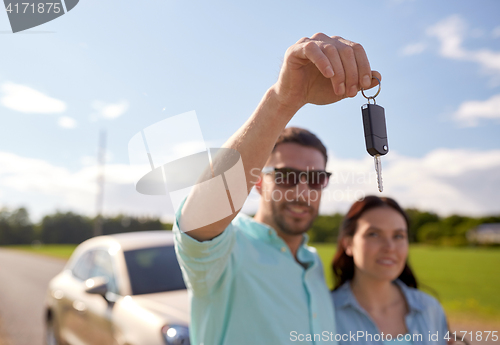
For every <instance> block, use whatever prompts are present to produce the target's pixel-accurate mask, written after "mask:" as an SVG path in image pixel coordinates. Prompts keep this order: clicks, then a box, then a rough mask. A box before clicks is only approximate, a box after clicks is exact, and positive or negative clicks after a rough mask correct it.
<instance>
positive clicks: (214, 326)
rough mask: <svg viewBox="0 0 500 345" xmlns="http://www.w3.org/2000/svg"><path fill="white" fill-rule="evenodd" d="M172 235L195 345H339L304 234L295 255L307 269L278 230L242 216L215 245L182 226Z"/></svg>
mask: <svg viewBox="0 0 500 345" xmlns="http://www.w3.org/2000/svg"><path fill="white" fill-rule="evenodd" d="M174 233H175V249H176V252H177V257H178V260H179V263H180V265H181V269H182V273H183V276H184V280H185V282H186V285H187V287H188V290H189V292H190V296H191V325H190V334H191V344H193V345H201V344H204V345H217V344H227V345H245V344H248V345H255V344H259V345H260V344H262V345H265V344H269V345H271V344H272V345H280V344H326V343H327V344H334V345H336V342H335V341H330V338H331V337H333V336H334V335H335V324H334V322H335V321H334V315H333V307H332V305H331V303H330V292H329V291H328V288H327V286H326V283H325V279H324V276H323V267H322V264H321V261H320V259H319V257H318V255H317V253H316V250H315V249H314V248H311V247H308V246H306V245H305V244H304V243H305V242H306V241H307V236H306V235H305V236H304V240H303V242H302V245H301V246H300V248H299V249H298V251H297V258H298V260H299V261H300V262H301V263H302V264H303V265H304V266H305V267H306V268H304V267H303V266H302V265H301V264H299V263H298V262H297V261H296V260H295V258H294V256H293V255H292V253H291V252H290V249H289V248H288V246H287V245H286V243H285V242H284V241H283V240H282V239H281V238H280V237H279V236H278V235H277V234H276V231H275V230H274V229H272V228H271V227H269V226H267V225H265V224H262V223H259V222H256V221H254V220H253V218H250V217H248V216H245V215H242V214H239V215H238V216H236V218H235V219H234V220H233V221H232V222H231V224H230V225H229V226H228V227H227V228H226V229H225V230H224V232H223V233H222V234H221V235H219V236H217V237H215V238H214V239H212V240H210V241H204V242H199V241H197V240H195V239H193V238H192V237H190V236H189V235H187V234H186V233H184V232H182V231H180V230H179V227H178V220H177V223H176V224H175V226H174ZM327 338H328V341H326V339H327ZM323 341H325V342H323Z"/></svg>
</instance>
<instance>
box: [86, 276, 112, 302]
mask: <svg viewBox="0 0 500 345" xmlns="http://www.w3.org/2000/svg"><path fill="white" fill-rule="evenodd" d="M85 292H86V293H89V294H92V295H101V296H102V297H104V298H106V293H107V292H108V279H107V278H105V277H94V278H90V279H87V280H86V281H85Z"/></svg>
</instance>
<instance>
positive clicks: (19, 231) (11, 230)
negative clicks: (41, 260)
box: [0, 207, 172, 245]
mask: <svg viewBox="0 0 500 345" xmlns="http://www.w3.org/2000/svg"><path fill="white" fill-rule="evenodd" d="M96 221H98V219H96V218H90V217H86V216H82V215H79V214H76V213H73V212H56V213H54V214H51V215H46V216H45V217H43V219H42V220H41V221H40V222H39V223H38V224H33V223H32V222H31V221H30V219H29V215H28V211H27V210H26V209H25V208H23V207H21V208H19V209H16V210H13V211H9V210H8V209H5V208H4V209H1V210H0V245H9V244H31V243H33V242H34V241H39V242H41V243H46V244H79V243H81V242H83V241H85V240H87V239H89V238H91V237H92V236H93V233H94V225H95V222H96ZM100 221H101V224H102V234H103V235H110V234H117V233H123V232H132V231H147V230H170V229H172V224H168V223H162V222H161V221H160V219H158V218H147V217H143V218H141V217H130V216H126V215H118V216H115V217H103V218H101V219H100Z"/></svg>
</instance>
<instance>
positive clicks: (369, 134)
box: [361, 77, 389, 192]
mask: <svg viewBox="0 0 500 345" xmlns="http://www.w3.org/2000/svg"><path fill="white" fill-rule="evenodd" d="M374 78H375V79H377V80H378V83H379V84H378V86H379V88H378V91H377V93H376V94H375V95H374V96H370V97H366V96H365V94H364V92H363V90H361V93H362V94H363V96H364V97H365V98H367V99H368V104H364V105H363V106H362V107H361V112H362V115H363V128H364V131H365V144H366V151H368V153H369V154H370V155H371V156H373V157H374V160H375V171H376V172H377V184H378V190H379V191H380V192H382V191H383V190H384V187H383V185H382V162H381V160H380V156H383V155H385V154H387V152H389V144H388V143H387V130H386V126H385V111H384V108H382V107H381V106H380V105H377V104H376V102H375V97H377V95H378V94H379V93H380V80H379V79H378V78H376V77H374ZM370 100H373V104H371V103H370Z"/></svg>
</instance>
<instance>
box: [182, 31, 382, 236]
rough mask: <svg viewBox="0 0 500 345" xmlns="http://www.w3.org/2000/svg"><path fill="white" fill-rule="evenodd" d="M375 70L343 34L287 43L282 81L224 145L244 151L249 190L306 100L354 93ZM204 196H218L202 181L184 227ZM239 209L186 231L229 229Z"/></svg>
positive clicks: (192, 233) (327, 101)
mask: <svg viewBox="0 0 500 345" xmlns="http://www.w3.org/2000/svg"><path fill="white" fill-rule="evenodd" d="M372 75H373V76H376V77H377V78H379V79H381V76H380V74H379V73H378V72H376V71H371V69H370V64H369V62H368V58H367V56H366V53H365V51H364V49H363V47H362V46H361V45H360V44H358V43H354V42H351V41H348V40H345V39H343V38H341V37H337V36H332V37H329V36H326V35H324V34H315V35H313V36H312V37H311V38H302V39H300V40H299V41H298V42H297V43H295V44H294V45H292V46H291V47H290V48H288V50H287V51H286V54H285V58H284V61H283V66H282V67H281V71H280V75H279V78H278V81H277V82H276V83H275V84H274V85H273V86H272V87H271V88H269V90H267V92H266V93H265V95H264V97H263V98H262V100H261V101H260V103H259V105H258V107H257V109H255V111H254V113H253V114H252V115H251V116H250V118H249V119H248V120H247V121H246V122H245V124H244V125H243V126H242V127H241V128H240V129H239V130H238V131H237V132H236V133H234V134H233V135H232V136H231V137H230V138H229V140H228V141H227V142H226V143H225V144H224V147H225V148H230V149H234V150H236V151H238V152H239V154H240V155H241V159H242V162H243V166H244V172H245V176H246V182H247V191H248V192H249V191H250V190H251V189H252V187H253V185H254V184H255V183H256V182H257V181H258V178H259V172H260V170H261V169H262V168H263V166H264V164H265V163H266V161H267V159H268V158H269V155H270V154H271V151H272V150H273V147H274V145H275V143H276V140H277V139H278V136H279V135H280V133H281V131H282V130H283V129H284V128H285V126H286V125H287V123H288V122H289V121H290V119H291V118H292V117H293V116H294V115H295V113H296V112H297V111H298V110H299V109H300V108H301V107H302V106H304V105H305V104H307V103H312V104H319V105H323V104H330V103H335V102H337V101H339V100H341V99H343V98H346V97H354V96H356V94H357V93H358V91H359V90H361V89H362V88H364V89H369V88H371V87H374V86H376V85H377V81H376V79H372ZM242 79H243V78H242ZM199 198H205V199H206V200H199ZM194 200H196V203H195V202H193V201H194ZM200 202H201V204H203V203H207V204H208V203H213V200H211V198H209V197H207V194H206V193H202V192H201V191H200V189H199V187H198V185H197V186H195V187H193V189H192V191H191V193H190V194H189V196H188V198H187V199H186V202H185V203H184V206H183V208H182V210H181V217H180V224H179V227H180V229H181V230H183V224H186V222H189V219H190V217H196V215H197V213H199V212H200V210H199V209H198V206H195V205H200ZM238 212H239V210H235V212H233V214H231V215H230V216H228V217H226V218H224V219H221V220H219V221H217V222H215V223H212V224H209V225H206V226H203V227H200V228H197V229H194V230H190V231H188V232H187V234H188V235H189V236H191V237H192V238H194V239H196V240H198V241H207V240H210V239H213V238H214V237H216V236H218V235H220V234H221V233H222V232H223V231H224V229H225V228H226V227H227V226H228V225H229V223H230V222H231V221H232V220H233V218H234V217H235V216H236V215H237V213H238Z"/></svg>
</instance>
